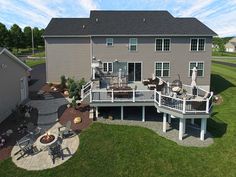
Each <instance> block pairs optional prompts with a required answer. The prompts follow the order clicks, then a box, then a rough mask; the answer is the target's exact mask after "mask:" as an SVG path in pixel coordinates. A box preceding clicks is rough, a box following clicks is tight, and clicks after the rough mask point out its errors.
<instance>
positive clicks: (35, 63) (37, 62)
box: [25, 59, 45, 67]
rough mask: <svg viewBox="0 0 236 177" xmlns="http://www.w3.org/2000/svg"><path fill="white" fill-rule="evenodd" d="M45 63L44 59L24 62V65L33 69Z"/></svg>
mask: <svg viewBox="0 0 236 177" xmlns="http://www.w3.org/2000/svg"><path fill="white" fill-rule="evenodd" d="M43 63H45V59H37V60H26V61H25V64H26V65H28V66H29V67H34V66H37V65H40V64H43Z"/></svg>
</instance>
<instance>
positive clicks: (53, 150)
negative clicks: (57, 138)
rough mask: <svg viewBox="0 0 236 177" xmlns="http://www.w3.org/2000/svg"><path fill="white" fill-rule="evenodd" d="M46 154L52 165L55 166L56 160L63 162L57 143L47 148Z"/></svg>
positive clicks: (61, 152) (59, 145) (61, 151)
mask: <svg viewBox="0 0 236 177" xmlns="http://www.w3.org/2000/svg"><path fill="white" fill-rule="evenodd" d="M48 154H49V155H50V157H51V159H52V163H53V164H55V159H56V158H62V160H64V155H63V149H62V148H61V144H60V143H59V142H57V143H56V144H55V145H52V146H49V148H48Z"/></svg>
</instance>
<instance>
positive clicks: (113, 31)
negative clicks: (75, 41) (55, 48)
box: [44, 11, 217, 36]
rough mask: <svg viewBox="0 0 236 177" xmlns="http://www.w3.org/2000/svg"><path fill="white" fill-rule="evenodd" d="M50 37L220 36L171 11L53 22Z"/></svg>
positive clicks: (96, 14) (48, 31)
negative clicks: (177, 16)
mask: <svg viewBox="0 0 236 177" xmlns="http://www.w3.org/2000/svg"><path fill="white" fill-rule="evenodd" d="M50 35H91V36H93V35H204V36H205V35H208V36H215V35H217V34H216V33H215V32H214V31H212V30H211V29H210V28H208V27H207V26H206V25H204V24H203V23H201V22H200V21H199V20H197V19H196V18H175V17H173V16H172V15H171V14H170V13H169V12H168V11H91V13H90V18H53V19H52V20H51V21H50V23H49V24H48V26H47V28H46V30H45V33H44V36H50Z"/></svg>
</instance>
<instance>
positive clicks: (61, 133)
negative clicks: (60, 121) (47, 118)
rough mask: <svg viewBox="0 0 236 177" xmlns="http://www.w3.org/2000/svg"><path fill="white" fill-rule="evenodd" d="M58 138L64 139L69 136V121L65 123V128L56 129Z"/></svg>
mask: <svg viewBox="0 0 236 177" xmlns="http://www.w3.org/2000/svg"><path fill="white" fill-rule="evenodd" d="M58 132H59V136H60V137H62V138H64V137H66V136H69V135H71V133H72V131H71V121H68V122H66V126H61V127H58Z"/></svg>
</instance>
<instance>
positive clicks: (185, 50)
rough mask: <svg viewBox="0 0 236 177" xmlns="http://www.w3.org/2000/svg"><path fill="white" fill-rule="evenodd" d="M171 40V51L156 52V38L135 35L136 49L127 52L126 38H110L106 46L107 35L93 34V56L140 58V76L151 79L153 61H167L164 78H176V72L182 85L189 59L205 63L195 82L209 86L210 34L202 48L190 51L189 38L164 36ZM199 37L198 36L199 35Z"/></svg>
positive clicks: (186, 76)
mask: <svg viewBox="0 0 236 177" xmlns="http://www.w3.org/2000/svg"><path fill="white" fill-rule="evenodd" d="M163 38H170V39H171V46H170V51H163V52H162V51H155V37H137V39H138V45H137V51H132V52H131V51H129V50H128V44H129V37H113V42H114V43H113V46H112V47H108V46H106V37H93V38H92V45H93V56H95V57H96V58H97V59H100V60H101V61H115V60H116V59H117V60H118V61H142V63H143V66H142V67H143V77H142V78H143V79H145V78H150V77H151V76H152V73H154V63H155V62H156V61H167V62H170V77H163V79H165V80H168V81H170V82H172V81H173V80H175V79H178V74H179V75H180V78H181V80H182V81H183V83H185V84H190V83H191V77H189V62H190V61H203V62H204V77H198V79H197V84H198V85H207V86H208V85H210V72H211V50H212V49H211V46H212V38H211V37H202V38H205V39H206V45H205V51H199V52H195V51H194V52H192V51H190V38H191V37H169V36H166V37H163ZM198 38H201V37H198Z"/></svg>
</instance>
